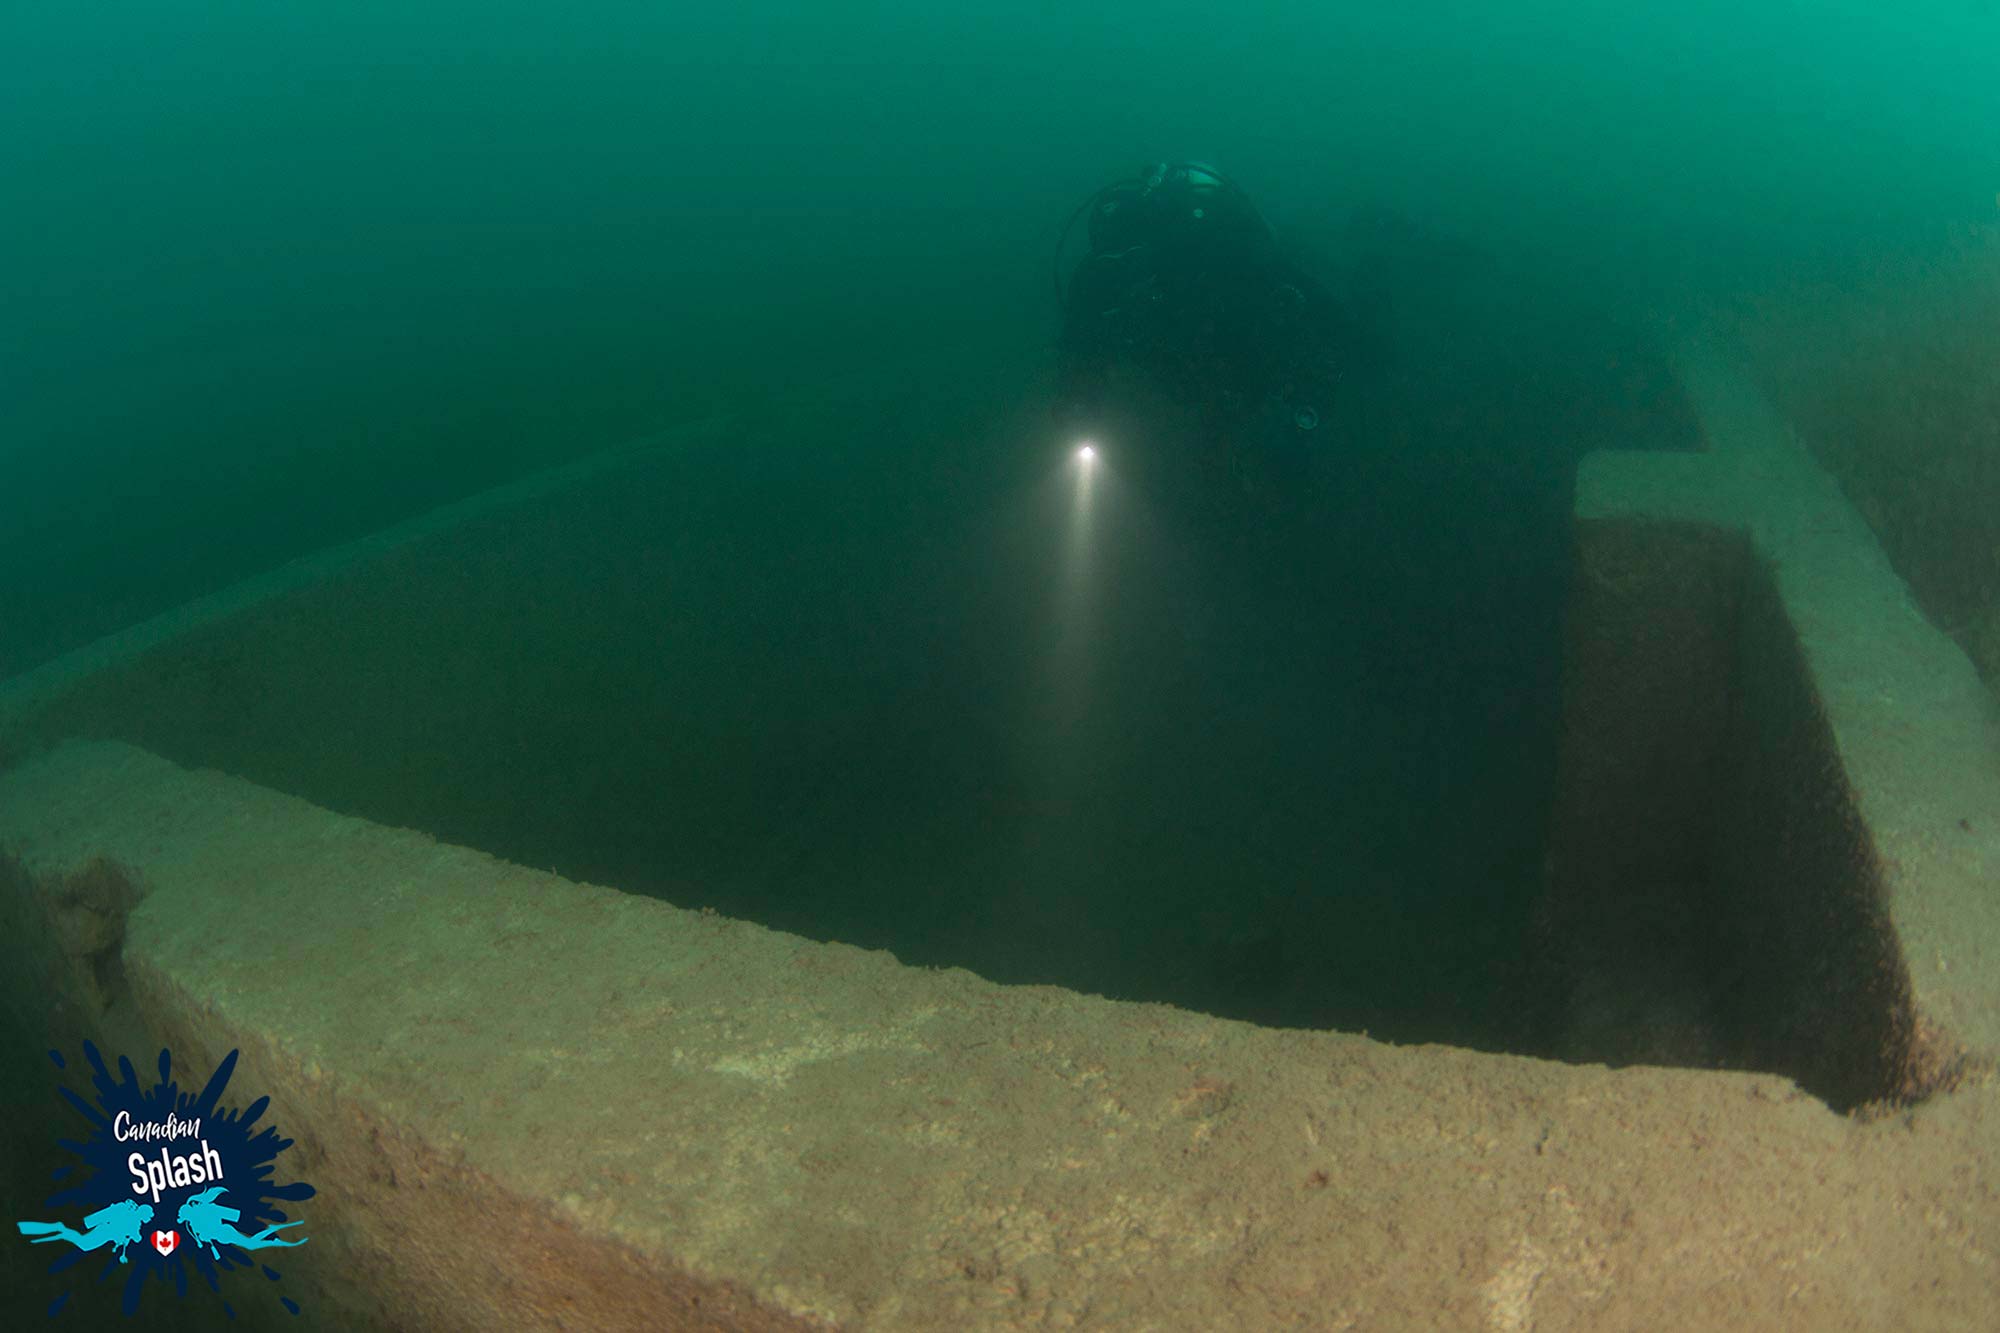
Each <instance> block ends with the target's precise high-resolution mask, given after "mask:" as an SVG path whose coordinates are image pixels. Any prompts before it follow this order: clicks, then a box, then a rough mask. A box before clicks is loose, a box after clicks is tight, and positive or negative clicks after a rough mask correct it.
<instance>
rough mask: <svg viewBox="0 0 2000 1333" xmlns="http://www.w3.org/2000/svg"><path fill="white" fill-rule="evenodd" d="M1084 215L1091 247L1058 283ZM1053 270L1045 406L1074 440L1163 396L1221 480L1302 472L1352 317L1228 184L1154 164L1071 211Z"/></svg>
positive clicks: (1342, 363)
mask: <svg viewBox="0 0 2000 1333" xmlns="http://www.w3.org/2000/svg"><path fill="white" fill-rule="evenodd" d="M1085 213H1088V215H1089V223H1088V233H1087V234H1088V241H1089V243H1088V248H1087V250H1086V252H1085V254H1084V256H1083V258H1082V259H1081V260H1080V261H1078V263H1077V265H1076V267H1075V270H1074V271H1073V272H1072V273H1071V275H1070V277H1069V280H1068V282H1067V283H1065V282H1064V281H1063V279H1062V276H1061V265H1062V259H1063V251H1064V249H1065V247H1066V246H1067V244H1068V242H1069V239H1070V235H1071V233H1072V232H1074V231H1075V229H1076V224H1077V220H1078V219H1079V218H1081V217H1083V216H1084V215H1085ZM1055 263H1056V270H1057V272H1056V278H1055V282H1056V295H1057V299H1058V302H1059V304H1060V306H1061V310H1062V330H1061V334H1060V342H1059V345H1058V352H1057V414H1058V419H1059V422H1060V424H1061V425H1062V426H1063V427H1064V428H1065V430H1066V431H1067V432H1068V433H1069V435H1070V437H1071V438H1072V439H1076V440H1081V439H1095V438H1098V437H1099V436H1100V434H1105V433H1108V434H1109V435H1111V436H1114V437H1115V436H1117V435H1118V434H1119V433H1120V431H1119V428H1120V427H1121V426H1123V427H1126V428H1128V429H1129V428H1130V427H1132V426H1133V425H1134V424H1135V422H1136V420H1137V419H1141V418H1145V417H1147V416H1148V415H1149V413H1150V408H1149V403H1152V402H1156V401H1157V400H1158V399H1161V398H1164V399H1165V400H1166V401H1167V402H1168V403H1171V404H1174V405H1175V406H1176V407H1177V408H1178V409H1179V410H1180V411H1182V412H1184V413H1187V414H1189V415H1191V417H1192V432H1191V433H1192V435H1193V436H1194V440H1193V441H1192V444H1193V447H1194V450H1195V452H1196V454H1197V455H1198V459H1197V461H1198V463H1199V464H1200V470H1201V471H1203V472H1208V473H1212V472H1214V471H1215V470H1217V469H1221V470H1223V471H1225V472H1227V473H1229V474H1231V476H1232V477H1233V479H1234V482H1235V483H1236V484H1235V486H1234V487H1232V488H1231V489H1240V490H1243V491H1247V492H1252V493H1255V492H1258V491H1260V490H1269V489H1271V488H1276V487H1284V486H1286V485H1287V484H1288V483H1289V482H1292V481H1295V480H1296V479H1297V478H1298V477H1299V476H1301V475H1303V472H1304V470H1305V469H1306V468H1307V467H1308V466H1309V461H1310V457H1311V455H1312V453H1313V452H1314V450H1315V447H1316V446H1318V445H1319V444H1320V443H1321V441H1322V440H1323V439H1324V436H1325V435H1326V434H1327V433H1329V431H1330V416H1331V410H1332V408H1333V406H1334V403H1335V402H1336V396H1337V393H1338V390H1339V386H1340V382H1341V379H1342V376H1343V374H1344V373H1345V371H1346V369H1347V362H1348V359H1349V354H1350V350H1351V347H1352V344H1353V343H1354V338H1353V336H1352V325H1351V321H1350V319H1349V317H1348V315H1347V314H1346V312H1345V311H1343V310H1342V309H1341V307H1340V305H1339V304H1338V303H1337V302H1336V301H1335V300H1334V299H1333V298H1332V296H1331V295H1330V294H1329V293H1328V292H1327V291H1326V289H1325V288H1324V287H1322V286H1321V285H1320V284H1319V283H1318V282H1316V281H1315V280H1314V279H1313V278H1311V277H1310V276H1308V275H1307V274H1306V273H1305V272H1304V271H1303V270H1302V269H1300V268H1299V267H1298V266H1297V265H1296V264H1294V263H1293V262H1292V261H1291V260H1290V259H1289V258H1288V257H1287V256H1286V255H1285V254H1284V253H1283V252H1282V250H1281V249H1280V247H1279V245H1278V243H1277V239H1276V237H1274V236H1273V235H1272V232H1271V228H1270V226H1269V225H1268V224H1267V223H1266V222H1265V221H1264V218H1263V216H1262V215H1261V214H1260V213H1259V212H1258V211H1257V208H1256V205H1255V204H1253V203H1252V202H1251V200H1250V197H1249V195H1247V194H1246V193H1244V191H1243V190H1242V189H1241V188H1240V187H1238V186H1237V185H1236V184H1235V183H1234V182H1232V181H1230V180H1229V179H1228V178H1227V177H1225V176H1224V175H1222V173H1220V172H1219V171H1217V170H1216V169H1215V168H1213V167H1210V166H1206V165H1204V164H1201V163H1196V162H1171V163H1160V164H1157V165H1154V166H1151V167H1149V168H1147V169H1146V170H1144V171H1143V172H1141V173H1140V174H1139V175H1138V176H1136V177H1133V178H1131V179H1128V180H1121V181H1116V182H1113V183H1112V184H1110V185H1107V186H1105V187H1104V188H1102V189H1100V190H1098V191H1097V192H1096V193H1095V194H1093V195H1091V196H1090V197H1089V198H1088V199H1086V200H1084V201H1083V203H1082V204H1080V205H1079V206H1078V207H1077V209H1076V211H1075V212H1074V213H1072V214H1071V215H1070V219H1069V222H1068V223H1067V224H1066V225H1065V226H1064V228H1063V232H1062V235H1061V236H1060V237H1059V238H1058V240H1057V245H1056V261H1055ZM1158 433H1159V432H1154V431H1149V432H1148V434H1151V435H1156V434H1158ZM1147 461H1152V462H1157V461H1159V460H1147Z"/></svg>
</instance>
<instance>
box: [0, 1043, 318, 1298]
mask: <svg viewBox="0 0 2000 1333" xmlns="http://www.w3.org/2000/svg"><path fill="white" fill-rule="evenodd" d="M83 1054H84V1058H85V1059H86V1060H87V1061H88V1062H89V1063H90V1068H91V1086H92V1088H93V1089H94V1090H95V1092H96V1094H97V1095H96V1098H95V1100H94V1101H87V1100H85V1099H84V1098H83V1097H82V1096H80V1095H79V1094H77V1093H76V1092H74V1091H72V1090H71V1089H69V1088H67V1087H63V1088H61V1089H59V1091H60V1092H61V1093H62V1096H63V1099H64V1100H65V1101H67V1102H68V1103H69V1104H70V1106H71V1108H72V1109H74V1110H75V1111H76V1112H77V1113H78V1114H79V1115H81V1116H82V1117H83V1119H84V1120H85V1122H86V1123H87V1125H88V1130H87V1132H86V1133H85V1134H83V1135H82V1136H81V1137H79V1138H76V1139H64V1140H62V1142H61V1143H60V1144H59V1145H58V1146H59V1147H61V1148H62V1149H64V1150H65V1151H66V1152H68V1153H69V1154H70V1155H71V1156H72V1157H73V1158H74V1159H75V1160H74V1161H72V1162H70V1163H69V1164H67V1165H64V1166H61V1167H58V1168H57V1169H56V1170H55V1172H54V1174H53V1179H54V1181H55V1183H56V1185H57V1189H56V1191H55V1192H54V1193H53V1194H51V1195H49V1197H48V1198H47V1200H45V1201H44V1207H46V1208H47V1209H48V1211H49V1213H50V1214H52V1215H55V1216H58V1217H65V1218H67V1217H74V1216H75V1215H77V1214H81V1215H82V1216H81V1224H80V1226H79V1225H75V1224H72V1223H71V1222H70V1221H33V1222H18V1223H16V1224H15V1225H16V1229H17V1230H19V1232H20V1233H21V1234H22V1235H23V1236H25V1237H27V1238H28V1240H29V1241H30V1242H31V1243H34V1244H53V1245H57V1246H60V1247H61V1250H62V1252H61V1253H60V1255H59V1256H58V1257H57V1258H56V1261H55V1262H54V1263H53V1264H51V1265H50V1266H49V1272H50V1273H51V1274H53V1275H57V1276H60V1275H62V1274H65V1273H68V1272H70V1270H72V1269H77V1268H82V1269H83V1271H84V1272H85V1273H87V1274H88V1275H89V1276H90V1278H91V1280H93V1281H95V1282H104V1281H107V1280H109V1279H110V1278H111V1277H112V1276H113V1275H114V1274H115V1273H120V1270H123V1271H122V1276H123V1279H124V1290H123V1292H122V1304H123V1308H124V1311H125V1313H126V1314H127V1315H132V1314H136V1313H137V1312H138V1310H139V1305H140V1302H141V1301H142V1300H143V1299H144V1297H145V1293H146V1287H147V1284H148V1283H150V1282H151V1281H152V1280H154V1279H155V1278H157V1279H159V1280H160V1282H161V1283H163V1284H167V1285H171V1286H172V1287H173V1288H174V1290H175V1292H176V1293H177V1294H178V1295H179V1296H180V1297H182V1298H185V1297H186V1296H187V1294H188V1288H189V1286H190V1285H191V1282H190V1277H194V1278H198V1279H200V1281H201V1282H202V1284H203V1285H205V1286H206V1287H207V1288H208V1290H209V1292H210V1293H212V1294H213V1295H214V1296H215V1298H216V1299H218V1300H221V1302H222V1312H223V1314H224V1315H225V1316H226V1317H228V1318H230V1319H234V1318H236V1309H235V1307H234V1306H233V1305H231V1304H230V1303H229V1301H228V1300H227V1299H226V1298H224V1297H223V1294H222V1293H223V1281H224V1276H225V1275H226V1274H231V1273H235V1272H236V1271H238V1270H245V1271H246V1272H247V1270H250V1269H253V1268H256V1269H261V1270H262V1273H263V1276H264V1277H265V1279H267V1280H268V1281H269V1282H271V1283H276V1282H278V1281H279V1280H280V1279H281V1278H282V1277H283V1276H284V1275H283V1274H282V1273H280V1272H278V1271H277V1270H276V1269H274V1268H271V1267H270V1266H268V1265H266V1264H263V1263H260V1262H259V1261H257V1260H255V1259H253V1258H251V1257H250V1256H251V1253H252V1252H253V1251H256V1250H263V1249H272V1248H280V1247H292V1246H298V1245H303V1244H305V1242H306V1238H305V1237H304V1236H301V1235H296V1234H293V1235H285V1234H282V1233H285V1232H288V1231H291V1229H292V1228H295V1227H299V1226H302V1225H304V1219H303V1218H298V1219H289V1220H288V1219H287V1218H286V1216H285V1214H284V1213H283V1212H282V1211H281V1210H280V1209H279V1207H278V1205H279V1203H281V1202H282V1203H298V1202H300V1201H303V1200H305V1199H310V1198H312V1197H313V1187H312V1186H310V1185H308V1184H305V1183H304V1182H302V1181H294V1182H292V1183H291V1184H288V1185H276V1184H273V1183H272V1180H271V1176H272V1173H273V1171H274V1170H275V1169H276V1165H277V1158H278V1154H279V1153H281V1152H283V1151H284V1150H285V1149H287V1148H289V1147H291V1146H292V1141H291V1140H290V1139H287V1138H281V1137H280V1136H279V1134H278V1131H277V1128H276V1126H273V1125H266V1126H265V1127H264V1128H262V1129H258V1128H257V1121H258V1120H259V1119H261V1118H262V1117H263V1114H264V1112H265V1111H266V1110H267V1109H268V1108H269V1107H270V1102H271V1099H270V1098H268V1097H260V1098H258V1099H257V1100H256V1101H254V1102H252V1103H250V1105H248V1106H246V1107H244V1108H243V1110H242V1111H240V1112H237V1111H231V1110H222V1109H220V1103H221V1101H222V1094H223V1091H224V1089H226V1088H227V1087H228V1086H229V1079H230V1075H232V1074H233V1073H234V1072H235V1070H236V1052H235V1051H231V1052H230V1053H229V1054H228V1055H227V1056H225V1057H224V1058H223V1061H222V1063H221V1064H220V1065H218V1066H216V1070H215V1073H214V1074H213V1075H211V1076H210V1078H209V1080H208V1082H207V1083H206V1084H205V1085H204V1086H203V1087H202V1090H201V1091H200V1093H198V1094H190V1093H183V1092H182V1091H181V1090H180V1085H179V1084H177V1083H176V1082H175V1081H174V1077H173V1058H172V1056H171V1055H170V1054H169V1053H168V1052H166V1051H164V1050H163V1051H161V1052H160V1077H159V1081H158V1082H156V1083H154V1084H153V1086H152V1087H151V1088H150V1089H148V1088H142V1087H141V1086H140V1084H139V1077H138V1075H137V1074H136V1073H134V1072H133V1069H132V1064H131V1062H130V1061H129V1060H126V1059H125V1058H124V1057H123V1056H120V1057H119V1060H118V1077H117V1078H115V1079H114V1078H113V1077H112V1076H111V1072H110V1070H108V1069H107V1068H106V1067H105V1063H104V1057H103V1056H102V1055H100V1054H99V1053H98V1050H97V1047H95V1046H94V1045H92V1044H91V1043H89V1042H85V1043H84V1045H83ZM49 1059H50V1060H51V1061H53V1062H54V1064H55V1066H56V1068H57V1069H58V1070H62V1069H65V1068H66V1067H67V1066H66V1065H65V1063H64V1061H63V1056H62V1052H60V1051H50V1052H49ZM144 1127H151V1128H152V1130H153V1131H154V1132H150V1133H149V1132H146V1131H145V1128H144ZM74 1281H75V1279H74V1278H72V1279H71V1282H72V1287H71V1289H70V1290H65V1291H63V1292H62V1294H61V1295H59V1296H57V1297H56V1298H55V1300H53V1301H52V1302H51V1303H50V1305H49V1317H50V1318H51V1319H53V1318H56V1317H57V1316H59V1315H61V1314H62V1313H63V1311H64V1308H65V1307H66V1306H67V1305H68V1303H69V1298H70V1296H71V1294H72V1291H73V1289H74ZM260 1285H261V1284H260ZM278 1299H279V1302H280V1303H281V1304H282V1305H283V1306H284V1308H285V1309H286V1310H287V1311H288V1312H290V1313H292V1314H297V1313H298V1312H299V1307H298V1305H297V1303H296V1302H294V1301H293V1300H291V1298H289V1297H287V1296H283V1295H280V1296H279V1297H278Z"/></svg>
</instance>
